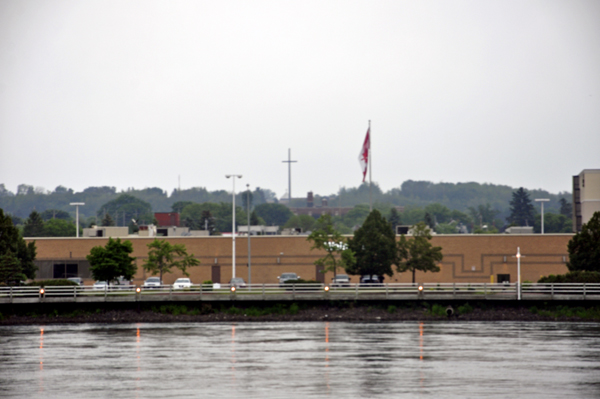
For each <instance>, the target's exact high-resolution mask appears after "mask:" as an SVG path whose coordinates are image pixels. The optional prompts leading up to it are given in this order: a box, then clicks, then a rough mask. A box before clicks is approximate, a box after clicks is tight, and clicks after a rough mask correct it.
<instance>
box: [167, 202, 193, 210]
mask: <svg viewBox="0 0 600 399" xmlns="http://www.w3.org/2000/svg"><path fill="white" fill-rule="evenodd" d="M192 204H193V202H192V201H177V202H175V203H174V204H173V205H171V210H172V211H173V212H177V213H181V212H182V211H183V208H185V207H186V206H188V205H192Z"/></svg>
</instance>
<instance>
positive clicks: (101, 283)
mask: <svg viewBox="0 0 600 399" xmlns="http://www.w3.org/2000/svg"><path fill="white" fill-rule="evenodd" d="M92 289H94V290H102V291H104V290H106V289H108V284H107V283H106V281H96V282H95V283H94V286H93V287H92Z"/></svg>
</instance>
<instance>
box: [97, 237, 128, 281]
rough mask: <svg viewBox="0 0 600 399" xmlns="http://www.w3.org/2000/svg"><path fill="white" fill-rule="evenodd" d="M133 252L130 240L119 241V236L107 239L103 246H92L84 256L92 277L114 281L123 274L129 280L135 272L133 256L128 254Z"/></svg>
mask: <svg viewBox="0 0 600 399" xmlns="http://www.w3.org/2000/svg"><path fill="white" fill-rule="evenodd" d="M132 252H133V245H132V244H131V242H130V241H123V242H121V239H120V238H117V239H116V240H113V239H112V238H109V239H108V243H107V244H106V246H105V247H101V246H97V247H94V248H92V250H91V251H90V254H89V255H88V256H87V257H86V259H87V260H88V262H90V271H91V272H92V276H93V277H94V279H96V280H99V281H106V282H109V283H110V282H111V281H116V280H117V278H118V277H120V276H123V278H125V279H126V280H131V279H132V278H133V276H134V275H135V273H136V272H137V266H136V264H135V258H134V257H133V256H129V254H131V253H132Z"/></svg>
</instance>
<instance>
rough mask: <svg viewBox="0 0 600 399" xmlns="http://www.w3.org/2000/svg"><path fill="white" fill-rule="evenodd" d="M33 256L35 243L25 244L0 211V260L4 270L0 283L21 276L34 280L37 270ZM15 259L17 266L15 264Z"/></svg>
mask: <svg viewBox="0 0 600 399" xmlns="http://www.w3.org/2000/svg"><path fill="white" fill-rule="evenodd" d="M35 256H36V248H35V242H30V243H29V244H27V243H26V242H25V240H24V239H23V238H22V237H21V236H20V235H19V230H18V229H17V228H16V227H15V226H14V224H13V222H12V220H11V218H10V216H8V215H4V211H3V210H2V209H0V258H2V259H1V262H2V266H1V267H2V270H4V271H3V272H2V273H3V274H2V277H0V281H4V282H7V280H6V279H7V278H8V279H12V278H16V277H18V275H21V274H22V275H24V276H25V278H29V279H34V278H35V272H36V270H37V267H36V266H35V263H34V262H33V261H34V260H35ZM15 259H16V260H17V261H18V264H17V263H15ZM7 276H8V277H7ZM11 276H12V277H11ZM21 279H22V278H19V280H21ZM11 281H14V280H11Z"/></svg>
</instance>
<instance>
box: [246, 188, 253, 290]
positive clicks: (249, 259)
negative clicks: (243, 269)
mask: <svg viewBox="0 0 600 399" xmlns="http://www.w3.org/2000/svg"><path fill="white" fill-rule="evenodd" d="M246 191H247V195H246V213H247V214H248V230H247V233H248V288H249V289H252V288H251V287H252V260H251V258H250V185H249V184H246Z"/></svg>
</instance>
